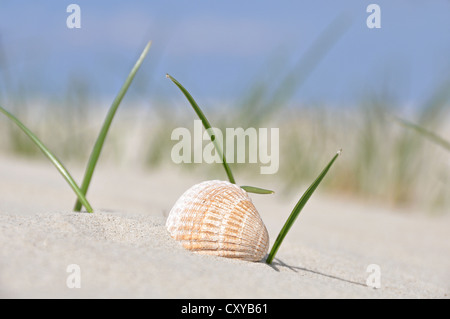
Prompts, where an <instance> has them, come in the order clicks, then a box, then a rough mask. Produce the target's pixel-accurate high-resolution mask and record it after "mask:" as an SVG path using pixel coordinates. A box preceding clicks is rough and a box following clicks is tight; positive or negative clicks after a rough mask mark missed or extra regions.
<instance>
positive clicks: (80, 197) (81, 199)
mask: <svg viewBox="0 0 450 319" xmlns="http://www.w3.org/2000/svg"><path fill="white" fill-rule="evenodd" d="M150 46H151V42H148V44H147V45H146V46H145V48H144V50H143V51H142V53H141V55H140V57H139V59H138V60H137V62H136V63H135V65H134V67H133V68H132V70H131V72H130V73H129V75H128V76H127V78H126V80H125V82H124V84H123V85H122V87H121V89H120V91H119V93H118V94H117V96H116V98H115V99H114V101H113V103H112V105H111V107H110V109H109V111H108V114H107V116H106V118H105V121H104V123H103V126H102V129H101V130H100V133H99V135H98V137H97V141H96V143H95V145H94V148H93V150H92V153H91V156H90V158H89V161H88V164H87V167H86V172H85V175H84V179H83V183H82V185H81V187H79V186H78V185H77V183H76V182H75V180H74V179H73V178H72V176H71V175H70V173H69V171H68V170H67V169H66V168H65V167H64V165H63V164H62V162H61V161H60V160H59V159H58V158H57V157H56V156H55V155H54V154H53V153H52V152H51V151H50V150H49V149H48V147H47V146H45V145H44V143H42V141H41V140H40V139H39V138H38V137H37V136H36V135H35V134H34V133H33V132H32V131H31V130H30V129H28V128H27V127H26V126H25V125H24V124H23V123H22V122H21V121H20V120H19V119H18V118H17V117H15V116H14V115H13V114H11V113H10V112H8V111H7V110H6V109H4V108H3V107H2V106H0V112H2V113H3V114H4V115H6V116H7V117H8V118H9V119H10V120H11V121H13V122H14V123H15V124H16V125H17V126H18V127H19V128H20V129H21V130H22V131H23V132H24V133H25V134H26V135H27V136H28V137H29V138H30V139H31V140H32V141H33V142H34V144H36V146H37V147H38V148H39V149H40V150H41V151H42V152H43V153H44V155H45V156H46V157H47V158H48V159H49V160H50V161H51V162H52V164H53V165H55V167H56V168H57V169H58V171H59V172H60V173H61V175H62V176H63V177H64V179H65V180H66V181H67V183H68V184H69V185H70V187H71V188H72V190H73V191H74V192H75V194H76V196H77V201H76V203H75V207H74V211H78V212H79V211H81V208H82V206H84V207H85V208H86V210H87V212H89V213H93V212H94V210H93V208H92V206H91V204H90V203H89V202H88V200H87V199H86V194H87V191H88V188H89V184H90V182H91V179H92V175H93V174H94V170H95V167H96V165H97V162H98V159H99V157H100V153H101V150H102V148H103V145H104V143H105V139H106V136H107V134H108V131H109V128H110V126H111V123H112V120H113V118H114V115H115V114H116V111H117V109H118V107H119V105H120V102H121V101H122V99H123V97H124V96H125V93H126V92H127V90H128V88H129V87H130V84H131V82H132V81H133V79H134V77H135V75H136V72H137V70H138V69H139V68H140V66H141V64H142V62H143V61H144V59H145V57H146V55H147V53H148V51H149V49H150Z"/></svg>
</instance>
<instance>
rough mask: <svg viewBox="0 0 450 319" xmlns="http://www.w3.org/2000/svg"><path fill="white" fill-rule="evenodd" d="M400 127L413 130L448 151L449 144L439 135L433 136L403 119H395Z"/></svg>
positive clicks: (433, 134) (432, 133)
mask: <svg viewBox="0 0 450 319" xmlns="http://www.w3.org/2000/svg"><path fill="white" fill-rule="evenodd" d="M395 119H396V120H397V121H398V122H399V123H400V124H401V125H403V126H405V127H407V128H410V129H413V130H415V131H416V132H417V133H419V134H420V135H422V136H423V137H425V138H427V139H428V140H430V141H432V142H434V143H436V144H438V145H440V146H442V147H443V148H445V149H446V150H448V151H450V142H448V141H446V140H444V139H443V138H442V137H440V136H439V135H437V134H435V133H434V132H431V131H429V130H427V129H425V128H423V127H422V126H420V125H417V124H414V123H411V122H409V121H406V120H404V119H401V118H398V117H396V118H395Z"/></svg>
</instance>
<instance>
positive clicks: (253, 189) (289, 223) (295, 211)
mask: <svg viewBox="0 0 450 319" xmlns="http://www.w3.org/2000/svg"><path fill="white" fill-rule="evenodd" d="M166 76H167V78H169V79H170V80H172V82H173V83H174V84H175V85H176V86H177V87H178V88H179V89H180V90H181V92H182V93H183V94H184V96H185V97H186V99H187V100H188V101H189V103H190V104H191V106H192V108H193V109H194V111H195V113H196V114H197V116H198V117H199V118H200V120H201V121H202V123H203V126H204V127H205V129H206V130H208V129H210V128H211V124H210V122H209V121H208V119H207V118H206V116H205V114H204V113H203V111H202V110H201V109H200V107H199V106H198V104H197V102H195V100H194V98H193V97H192V96H191V94H190V93H189V92H188V91H187V90H186V89H185V88H184V87H183V86H182V85H181V84H180V83H179V82H178V81H177V80H176V79H175V78H173V77H172V76H170V75H169V74H167V75H166ZM208 132H209V131H208ZM210 138H211V141H212V142H213V144H214V147H215V148H216V151H217V152H218V154H220V157H221V158H222V164H223V167H224V169H225V172H226V174H227V176H228V179H229V181H230V183H233V184H236V181H235V179H234V176H233V174H232V172H231V169H230V167H229V165H228V163H227V162H226V160H225V155H224V152H223V150H222V149H221V148H220V147H219V145H218V143H215V138H214V135H212V134H211V133H210ZM340 154H341V150H339V151H338V152H337V153H336V155H334V156H333V158H332V159H331V161H330V162H329V163H328V165H327V166H326V167H325V168H324V169H323V170H322V172H321V173H320V174H319V176H317V178H316V179H315V180H314V181H313V183H312V184H311V185H310V186H309V187H308V189H307V190H306V191H305V193H304V194H303V195H302V196H301V197H300V199H299V201H298V202H297V204H296V205H295V207H294V209H293V210H292V212H291V214H290V215H289V217H288V219H287V220H286V222H285V224H284V226H283V228H282V229H281V230H280V232H279V234H278V236H277V238H276V240H275V242H274V244H273V246H272V249H271V250H270V252H269V255H268V257H267V259H266V263H267V264H271V263H272V261H273V259H274V258H275V255H276V253H277V252H278V249H279V248H280V246H281V243H282V242H283V240H284V238H285V237H286V235H287V234H288V232H289V230H290V229H291V227H292V225H293V224H294V222H295V221H296V219H297V217H298V215H299V214H300V212H301V211H302V209H303V207H304V206H305V205H306V203H307V202H308V200H309V198H310V197H311V196H312V194H313V193H314V191H315V190H316V189H317V187H318V186H319V184H320V183H321V182H322V180H323V178H324V177H325V175H326V174H327V173H328V170H329V169H330V168H331V166H332V165H333V163H334V162H335V161H336V159H337V158H338V156H339V155H340ZM241 188H242V189H244V190H245V191H247V192H252V193H257V194H272V193H273V191H271V190H266V189H262V188H259V187H254V186H241Z"/></svg>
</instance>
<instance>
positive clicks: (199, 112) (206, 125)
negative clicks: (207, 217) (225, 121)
mask: <svg viewBox="0 0 450 319" xmlns="http://www.w3.org/2000/svg"><path fill="white" fill-rule="evenodd" d="M166 77H167V78H169V79H170V80H172V82H173V83H175V85H176V86H178V88H179V89H180V90H181V92H182V93H183V94H184V96H185V97H186V99H187V100H188V101H189V103H190V104H191V106H192V108H193V109H194V111H195V113H197V116H198V117H199V119H200V120H201V121H202V123H203V127H204V128H205V130H207V132H208V133H209V134H210V135H209V136H210V137H211V141H212V142H213V144H214V147H215V148H216V151H217V153H218V154H219V156H220V157H221V158H222V164H223V167H224V168H225V172H226V173H227V176H228V180H229V181H230V183H233V184H236V181H235V179H234V176H233V173H232V172H231V169H230V166H229V165H228V163H227V161H226V160H225V156H224V154H223V151H222V150H221V149H220V148H219V145H217V142H216V140H215V138H214V135H213V134H211V133H210V130H209V129H210V128H212V127H211V124H210V123H209V121H208V119H207V118H206V116H205V114H204V113H203V111H202V110H201V109H200V107H199V106H198V104H197V102H195V100H194V98H193V97H192V95H191V94H190V93H189V92H188V91H187V90H186V89H185V88H184V87H183V86H182V85H181V84H180V82H178V81H177V80H175V79H174V78H173V77H172V76H170V75H169V74H166Z"/></svg>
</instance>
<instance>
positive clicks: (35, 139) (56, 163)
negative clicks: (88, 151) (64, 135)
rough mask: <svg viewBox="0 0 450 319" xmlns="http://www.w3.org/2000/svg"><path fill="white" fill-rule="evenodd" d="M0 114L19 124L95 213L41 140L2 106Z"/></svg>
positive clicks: (83, 202)
mask: <svg viewBox="0 0 450 319" xmlns="http://www.w3.org/2000/svg"><path fill="white" fill-rule="evenodd" d="M0 112H2V113H3V114H5V115H6V116H7V117H8V118H10V119H11V120H12V121H13V122H14V123H15V124H17V126H18V127H20V128H21V129H22V131H23V132H24V133H25V134H26V135H28V137H29V138H30V139H31V140H32V141H33V142H34V143H35V144H36V145H37V146H38V147H39V148H40V150H41V151H42V152H43V153H44V155H45V156H47V157H48V159H49V160H50V161H51V162H52V163H53V165H55V167H56V168H57V169H58V171H59V172H60V173H61V175H62V176H63V177H64V179H65V180H66V181H67V183H69V185H70V187H71V188H72V189H73V191H74V192H75V194H76V195H77V197H78V199H79V201H80V202H81V203H82V204H83V206H84V207H85V208H86V210H87V211H88V212H89V213H92V212H93V209H92V207H91V205H90V204H89V202H88V201H87V199H86V197H85V194H83V192H82V191H81V190H80V188H79V187H78V185H77V183H76V182H75V181H74V179H73V178H72V176H71V175H70V174H69V172H68V171H67V169H66V168H65V167H64V165H63V164H62V163H61V162H60V161H59V160H58V159H57V158H56V156H55V155H53V153H52V152H50V150H49V149H48V148H47V147H46V146H45V145H44V144H43V143H42V142H41V141H40V140H39V138H38V137H37V136H36V135H34V134H33V132H31V131H30V130H29V129H28V128H27V127H26V126H25V125H24V124H23V123H22V122H21V121H19V119H17V118H16V117H15V116H14V115H12V114H11V113H9V112H8V111H6V110H5V109H4V108H3V107H1V106H0Z"/></svg>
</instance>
